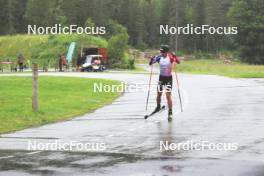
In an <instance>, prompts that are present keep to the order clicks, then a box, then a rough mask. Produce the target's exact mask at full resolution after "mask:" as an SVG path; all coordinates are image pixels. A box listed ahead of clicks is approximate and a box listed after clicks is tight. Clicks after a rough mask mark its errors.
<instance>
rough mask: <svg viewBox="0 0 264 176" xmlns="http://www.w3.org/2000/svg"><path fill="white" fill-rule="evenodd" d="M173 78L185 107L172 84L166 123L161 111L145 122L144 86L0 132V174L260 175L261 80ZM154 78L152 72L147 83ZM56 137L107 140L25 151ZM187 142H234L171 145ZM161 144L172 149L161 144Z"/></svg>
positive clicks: (263, 141)
mask: <svg viewBox="0 0 264 176" xmlns="http://www.w3.org/2000/svg"><path fill="white" fill-rule="evenodd" d="M43 75H54V76H56V75H59V76H76V77H94V78H107V79H114V80H120V81H126V82H127V83H128V84H129V85H131V84H140V85H141V86H144V85H145V84H146V83H147V82H148V75H142V74H109V73H108V74H103V73H43ZM179 77H180V82H181V93H182V97H183V102H184V103H183V104H184V112H182V113H181V112H180V111H179V109H180V107H179V101H178V95H177V91H176V90H174V91H173V92H174V93H173V99H174V120H173V121H172V122H171V123H168V121H167V111H163V112H161V113H159V114H157V115H156V116H154V117H151V118H150V119H148V120H144V119H143V117H144V115H146V112H145V102H146V92H144V91H139V92H128V93H125V94H124V95H123V96H122V97H120V98H118V99H117V100H116V101H114V102H113V103H112V104H111V105H108V106H105V107H103V108H101V109H98V110H96V111H95V112H94V113H91V114H86V115H84V116H81V117H76V118H74V119H72V120H68V121H65V122H60V123H55V124H49V125H45V126H42V127H38V128H31V129H26V130H22V131H18V132H15V133H10V134H4V135H1V138H0V170H1V172H0V175H66V174H71V175H177V176H178V175H232V176H236V175H237V176H244V175H245V176H246V175H256V176H262V175H264V167H263V166H264V163H263V161H264V150H263V148H264V137H263V131H264V130H263V127H264V119H263V118H264V110H263V105H264V80H263V79H232V78H226V77H219V76H209V75H188V74H180V75H179ZM157 79H158V75H154V78H153V84H154V83H156V82H157ZM174 87H175V84H174ZM163 98H164V97H163ZM163 104H166V101H165V100H164V99H163ZM154 107H155V91H153V92H152V93H151V95H150V103H149V110H148V112H150V111H151V110H153V109H154ZM56 141H57V142H58V141H59V143H71V142H72V141H74V142H76V143H81V144H105V146H104V147H105V148H103V150H102V151H98V150H90V151H82V152H79V151H74V152H73V151H28V144H29V142H31V143H34V142H35V143H41V144H47V143H55V142H56ZM193 141H194V142H195V143H199V142H201V141H207V142H210V143H212V145H213V144H226V145H229V144H232V145H235V146H236V148H235V149H234V148H231V149H230V148H229V150H216V149H210V148H208V147H207V148H205V149H204V150H202V151H201V150H197V149H195V148H194V147H193V146H192V147H190V148H188V150H185V149H184V148H180V149H175V148H173V147H175V145H177V144H179V143H182V144H186V143H188V142H189V143H190V142H193ZM162 142H163V144H165V143H166V142H167V143H166V144H168V145H169V146H171V148H165V147H164V145H163V147H161V146H162V145H161V143H162ZM185 146H186V145H185Z"/></svg>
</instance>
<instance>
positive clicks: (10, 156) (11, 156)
mask: <svg viewBox="0 0 264 176" xmlns="http://www.w3.org/2000/svg"><path fill="white" fill-rule="evenodd" d="M13 157H15V156H13V155H9V156H3V157H0V159H7V158H13Z"/></svg>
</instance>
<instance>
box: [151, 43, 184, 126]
mask: <svg viewBox="0 0 264 176" xmlns="http://www.w3.org/2000/svg"><path fill="white" fill-rule="evenodd" d="M169 51H170V48H169V46H168V45H161V47H160V55H157V56H154V57H152V58H151V60H150V62H149V65H152V64H155V63H159V65H160V75H159V82H158V87H157V98H156V101H157V107H156V108H155V110H154V113H155V112H158V111H160V110H161V105H160V104H161V96H162V93H163V90H164V89H165V94H166V98H167V104H168V109H169V110H168V120H169V121H171V120H172V115H173V114H172V98H171V90H172V71H173V64H180V59H179V58H178V57H177V56H176V55H175V54H173V53H171V52H169Z"/></svg>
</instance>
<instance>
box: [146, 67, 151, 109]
mask: <svg viewBox="0 0 264 176" xmlns="http://www.w3.org/2000/svg"><path fill="white" fill-rule="evenodd" d="M152 72H153V64H151V69H150V76H149V87H148V96H147V102H146V110H148V101H149V93H150V85H151V78H152Z"/></svg>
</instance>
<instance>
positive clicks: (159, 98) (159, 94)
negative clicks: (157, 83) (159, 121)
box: [156, 90, 162, 107]
mask: <svg viewBox="0 0 264 176" xmlns="http://www.w3.org/2000/svg"><path fill="white" fill-rule="evenodd" d="M161 96H162V92H161V91H159V90H158V91H157V98H156V101H157V107H160V104H161Z"/></svg>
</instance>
